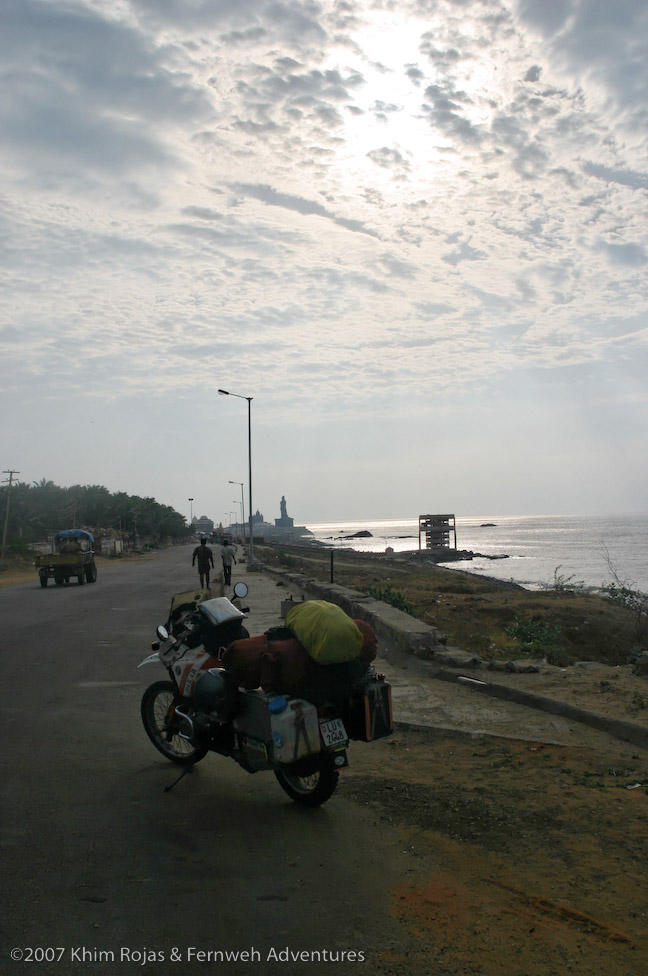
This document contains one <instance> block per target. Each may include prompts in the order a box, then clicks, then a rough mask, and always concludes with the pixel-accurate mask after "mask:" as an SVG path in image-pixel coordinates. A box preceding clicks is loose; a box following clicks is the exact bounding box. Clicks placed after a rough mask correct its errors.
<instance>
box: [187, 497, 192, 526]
mask: <svg viewBox="0 0 648 976" xmlns="http://www.w3.org/2000/svg"><path fill="white" fill-rule="evenodd" d="M187 501H188V502H189V505H190V515H189V525H193V498H188V499H187Z"/></svg>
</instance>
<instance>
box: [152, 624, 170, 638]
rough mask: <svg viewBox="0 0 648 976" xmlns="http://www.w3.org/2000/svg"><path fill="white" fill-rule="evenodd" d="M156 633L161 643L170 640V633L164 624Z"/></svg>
mask: <svg viewBox="0 0 648 976" xmlns="http://www.w3.org/2000/svg"><path fill="white" fill-rule="evenodd" d="M155 633H156V634H157V635H158V637H159V638H160V640H161V641H166V640H168V639H169V631H168V630H167V629H166V627H164V626H163V625H162V624H160V625H159V627H156V629H155Z"/></svg>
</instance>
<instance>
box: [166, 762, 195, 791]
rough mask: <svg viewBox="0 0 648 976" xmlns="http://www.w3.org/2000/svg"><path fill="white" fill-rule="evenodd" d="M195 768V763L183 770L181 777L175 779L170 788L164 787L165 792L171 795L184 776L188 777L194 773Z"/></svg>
mask: <svg viewBox="0 0 648 976" xmlns="http://www.w3.org/2000/svg"><path fill="white" fill-rule="evenodd" d="M194 766H195V763H191V765H190V766H185V768H184V769H183V770H182V772H181V773H180V775H179V776H178V778H177V779H174V781H173V782H172V783H171V785H170V786H165V787H164V792H165V793H170V792H171V790H172V789H173V787H174V786H176V785H177V784H178V783H179V782H180V780H181V779H182V778H183V777H184V776H188V775H189V773H193V770H194Z"/></svg>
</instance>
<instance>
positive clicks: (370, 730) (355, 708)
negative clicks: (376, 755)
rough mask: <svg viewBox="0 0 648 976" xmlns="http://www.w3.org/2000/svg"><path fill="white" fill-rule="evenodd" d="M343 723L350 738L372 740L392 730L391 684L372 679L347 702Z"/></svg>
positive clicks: (389, 733) (363, 740)
mask: <svg viewBox="0 0 648 976" xmlns="http://www.w3.org/2000/svg"><path fill="white" fill-rule="evenodd" d="M344 724H345V725H346V730H347V732H348V733H349V737H350V738H351V739H360V740H361V741H362V742H373V740H374V739H382V738H383V737H384V736H386V735H391V733H392V732H393V731H394V716H393V713H392V701H391V685H390V684H389V682H387V681H372V682H371V683H370V684H369V685H367V687H366V688H365V689H364V691H363V692H361V693H360V694H358V695H355V696H354V697H353V698H350V699H349V700H348V702H347V709H346V714H345V715H344Z"/></svg>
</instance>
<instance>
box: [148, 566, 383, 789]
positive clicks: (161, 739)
mask: <svg viewBox="0 0 648 976" xmlns="http://www.w3.org/2000/svg"><path fill="white" fill-rule="evenodd" d="M246 595H247V586H246V584H245V583H243V582H238V583H237V584H236V585H235V587H234V598H233V600H232V601H231V602H230V600H228V599H227V598H225V597H217V598H215V599H203V598H202V597H201V595H200V594H194V596H193V599H191V596H192V595H191V594H177V595H176V597H174V599H173V601H172V604H171V611H170V613H169V618H168V620H167V623H166V625H161V626H159V627H158V628H157V637H158V640H157V641H155V642H154V643H153V644H152V645H151V646H152V649H153V651H154V653H153V654H151V655H149V656H148V657H147V658H145V659H144V660H143V661H142V662H141V664H140V665H139V667H142V666H143V665H145V664H149V663H153V662H159V663H161V664H162V665H163V666H164V667H165V668H166V670H167V674H168V677H169V680H167V681H156V682H155V683H154V684H152V685H150V687H149V688H147V689H146V691H145V692H144V695H143V697H142V704H141V714H142V721H143V723H144V728H145V729H146V732H147V734H148V736H149V738H150V739H151V741H152V743H153V745H154V746H155V747H156V748H157V749H158V750H159V751H160V752H161V753H162V754H163V755H164V756H166V757H167V758H168V759H171V760H172V761H173V762H175V763H177V764H178V765H180V766H183V767H185V768H184V771H183V775H184V772H188V771H190V770H191V768H193V766H194V765H195V764H196V763H197V762H200V760H201V759H203V758H204V757H205V756H206V755H207V753H208V752H215V753H218V754H220V755H222V756H228V757H230V758H232V759H234V760H235V762H237V763H238V765H239V766H241V767H242V769H244V770H246V771H247V772H249V773H256V772H259V771H261V770H269V771H272V772H274V774H275V776H276V778H277V780H278V782H279V783H280V785H281V787H282V788H283V789H284V791H285V792H286V793H287V794H288V796H289V797H290V798H291V799H292V800H294V801H295V802H296V803H299V804H303V805H306V806H318V805H320V804H322V803H325V802H326V801H327V800H328V799H329V798H330V797H331V796H332V795H333V793H334V792H335V790H336V788H337V784H338V777H339V771H340V769H343V768H344V767H346V766H348V758H347V748H348V745H349V740H350V739H359V740H363V741H372V740H373V739H377V738H380V737H381V736H384V735H389V734H390V733H391V731H392V729H393V719H392V711H391V689H390V686H389V684H388V683H387V682H386V681H385V680H384V675H378V674H376V672H375V671H374V669H373V667H372V666H371V665H370V664H367V663H366V662H365V661H361V660H354V661H349V662H348V663H345V664H332V665H319V664H316V663H314V662H312V661H310V660H309V661H308V666H307V667H306V668H305V669H304V673H303V676H302V680H301V681H300V682H297V683H295V682H292V684H291V686H290V691H288V692H286V685H285V684H284V685H282V684H281V681H279V680H278V679H277V680H275V681H273V679H272V678H270V679H268V678H267V677H266V679H265V680H262V681H257V679H253V680H252V684H256V683H260V684H262V687H250V682H249V681H244V682H243V684H244V685H245V686H244V687H242V686H241V684H240V683H239V681H237V678H236V674H232V673H231V672H228V670H226V668H225V667H223V659H224V660H225V661H226V662H227V661H228V660H229V659H231V657H232V652H233V649H235V648H237V647H239V648H240V647H246V646H247V645H255V642H258V641H261V642H262V643H263V644H264V646H265V647H266V648H269V649H270V653H269V654H268V655H266V657H267V658H268V659H270V658H271V657H272V648H273V647H274V648H275V649H276V648H279V649H280V650H281V649H282V648H283V649H285V648H286V647H289V648H290V647H292V646H293V645H294V644H295V641H294V640H293V641H290V640H288V641H286V640H285V638H286V637H291V636H292V635H290V634H289V633H287V632H286V629H285V628H280V627H279V628H273V629H272V630H270V631H268V632H267V633H266V635H264V637H263V638H252V639H251V640H249V641H246V638H247V637H248V633H247V631H246V629H245V628H244V627H243V623H242V622H243V620H244V619H245V614H244V610H243V609H241V608H240V600H241V599H242V598H243V597H245V596H246ZM246 609H247V608H246ZM373 636H374V642H375V635H373ZM273 638H274V640H275V641H276V642H273ZM281 638H283V639H284V640H283V641H282V640H281ZM255 646H256V645H255ZM298 646H299V645H298ZM300 650H301V651H302V652H303V653H304V655H305V652H304V651H303V648H300ZM277 659H278V655H277V654H276V653H275V663H276V660H277ZM278 673H279V672H278V671H275V675H276V674H278ZM281 673H282V674H284V675H286V674H287V673H288V668H286V667H284V668H283V670H282V671H281ZM239 677H240V675H239ZM273 683H274V684H276V688H274V687H272V685H273ZM172 785H175V784H172ZM170 788H171V787H168V788H167V789H170Z"/></svg>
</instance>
